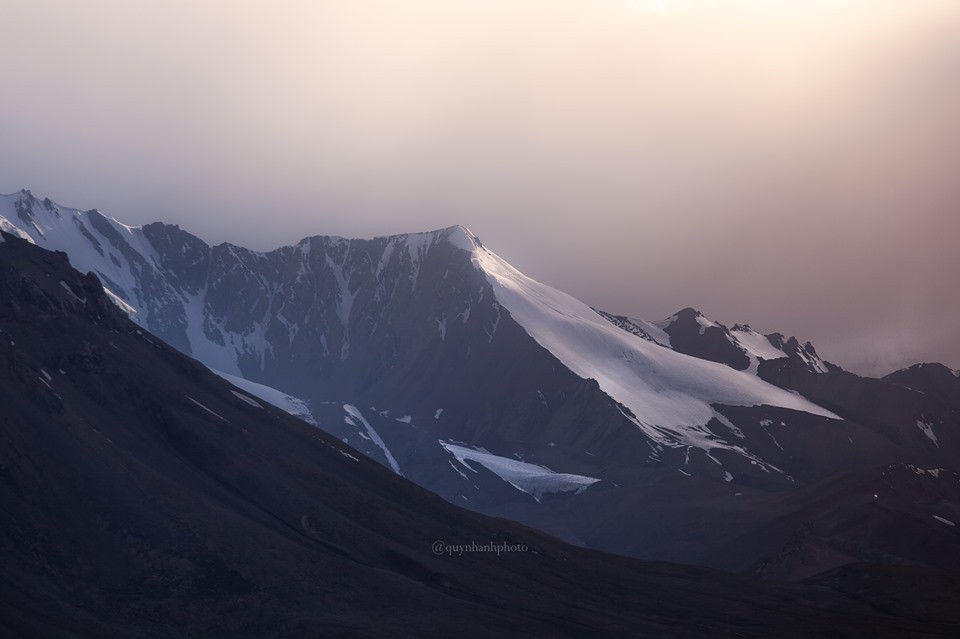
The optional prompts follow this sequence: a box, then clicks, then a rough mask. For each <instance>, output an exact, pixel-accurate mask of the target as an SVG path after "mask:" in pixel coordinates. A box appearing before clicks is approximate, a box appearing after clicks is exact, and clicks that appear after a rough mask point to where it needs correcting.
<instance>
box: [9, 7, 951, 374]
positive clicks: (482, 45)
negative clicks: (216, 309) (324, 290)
mask: <svg viewBox="0 0 960 639" xmlns="http://www.w3.org/2000/svg"><path fill="white" fill-rule="evenodd" d="M0 25H2V26H0V28H2V34H0V79H2V82H3V85H4V92H3V98H2V100H0V192H12V191H15V190H17V189H19V188H21V187H27V188H31V189H33V190H34V192H35V193H36V194H38V195H46V196H50V197H52V198H53V199H55V200H57V201H59V202H60V203H62V204H65V205H70V206H78V207H83V208H87V207H97V208H100V209H101V210H102V211H104V212H105V213H107V214H109V215H112V216H114V217H117V218H118V219H121V220H123V221H125V222H128V223H142V222H148V221H153V220H164V221H169V222H175V223H179V224H180V225H181V226H183V227H184V228H186V229H187V230H190V231H192V232H194V233H196V234H198V235H200V236H201V237H203V238H204V239H206V240H207V241H209V242H211V243H217V242H220V241H224V240H229V241H232V242H235V243H238V244H243V245H246V246H250V247H251V248H256V249H268V248H274V247H276V246H279V245H281V244H286V243H292V242H294V241H296V240H297V239H299V238H300V237H302V236H305V235H313V234H336V235H345V236H358V237H369V236H373V235H384V234H390V233H396V232H406V231H415V230H427V229H432V228H438V227H443V226H449V225H451V224H456V223H460V224H464V225H466V226H469V227H470V228H471V229H472V230H473V231H474V232H475V233H477V234H478V235H479V236H480V237H481V239H483V241H484V243H485V244H486V245H487V246H489V247H490V248H492V249H493V250H495V251H497V252H498V253H500V254H501V255H502V256H504V257H505V258H507V259H508V260H509V261H511V262H512V263H513V264H514V265H516V266H517V267H518V268H520V269H521V270H523V271H525V272H526V273H528V274H529V275H531V276H533V277H535V278H537V279H539V280H541V281H544V282H546V283H549V284H551V285H553V286H556V287H558V288H561V289H564V290H566V291H567V292H569V293H572V294H573V295H575V296H577V297H579V298H581V299H582V300H584V301H586V302H587V303H589V304H592V305H594V306H599V307H602V308H604V309H606V310H609V311H612V312H616V313H621V314H630V315H634V316H640V317H644V318H648V319H659V318H662V317H666V316H668V315H670V314H671V313H673V312H674V311H676V310H678V309H680V308H682V307H684V306H694V307H697V308H699V309H701V310H702V311H704V312H705V313H706V314H707V315H709V316H711V317H713V318H714V319H717V320H719V321H722V322H725V323H728V324H732V323H735V322H749V323H750V324H751V325H753V326H754V327H755V328H757V329H758V330H761V331H764V332H769V331H774V330H777V331H781V332H784V333H789V334H797V335H798V336H799V337H800V338H801V339H810V340H812V341H813V342H814V343H815V344H816V345H817V347H818V348H819V350H820V352H821V354H823V355H824V356H826V357H827V358H828V359H831V360H833V361H836V362H838V363H840V364H841V365H844V366H848V367H851V368H853V369H855V370H860V371H865V372H870V373H880V372H887V371H888V370H889V369H892V368H894V367H896V366H898V365H901V364H905V363H910V362H913V361H918V360H940V361H945V362H946V363H948V364H950V365H952V366H953V367H955V368H960V337H958V332H957V324H958V318H960V293H958V289H960V287H958V284H957V279H958V276H960V250H958V247H957V245H958V243H960V2H958V1H957V0H639V1H637V0H633V1H626V2H624V1H615V0H609V1H606V0H472V1H468V0H435V1H428V0H343V1H329V2H324V1H322V0H316V1H308V0H301V1H296V0H270V1H269V2H268V1H267V0H258V1H256V2H254V1H250V0H247V1H242V0H229V1H227V0H223V1H217V2H215V1H204V0H162V1H153V0H137V1H133V0H84V1H83V2H76V1H73V0H61V1H53V0H0Z"/></svg>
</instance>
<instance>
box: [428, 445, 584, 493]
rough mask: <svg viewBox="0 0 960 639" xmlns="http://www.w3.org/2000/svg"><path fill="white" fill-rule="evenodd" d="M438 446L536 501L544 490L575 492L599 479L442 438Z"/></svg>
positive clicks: (466, 465)
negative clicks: (479, 467) (560, 470)
mask: <svg viewBox="0 0 960 639" xmlns="http://www.w3.org/2000/svg"><path fill="white" fill-rule="evenodd" d="M440 445H441V446H443V447H444V448H445V449H447V451H448V452H450V453H451V454H452V455H453V456H454V457H456V458H457V461H458V462H460V463H461V464H463V465H464V466H465V467H466V468H468V469H470V470H473V468H471V466H470V465H469V464H468V463H467V462H471V461H473V462H476V463H478V464H480V465H481V466H483V467H484V468H486V469H487V470H489V471H491V472H492V473H494V474H495V475H497V476H498V477H500V479H502V480H503V481H505V482H507V483H508V484H510V485H511V486H513V487H514V488H516V489H517V490H521V491H523V492H525V493H528V494H530V495H532V496H533V498H534V499H536V500H537V501H539V500H540V498H541V497H542V496H543V494H544V493H559V492H577V493H579V492H582V491H584V490H586V489H587V487H588V486H590V485H592V484H595V483H596V482H598V481H600V480H599V479H597V478H595V477H586V476H584V475H570V474H568V473H557V472H554V471H552V470H550V469H549V468H547V467H546V466H538V465H537V464H529V463H527V462H522V461H518V460H516V459H509V458H507V457H500V456H499V455H494V454H493V453H490V452H488V451H486V450H484V449H482V448H481V449H476V448H468V447H466V446H460V445H458V444H453V443H450V442H444V441H441V442H440Z"/></svg>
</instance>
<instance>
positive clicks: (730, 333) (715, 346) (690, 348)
mask: <svg viewBox="0 0 960 639" xmlns="http://www.w3.org/2000/svg"><path fill="white" fill-rule="evenodd" d="M594 310H595V311H596V312H597V313H598V314H600V315H601V316H603V317H604V318H605V319H606V320H607V321H609V322H611V323H612V324H614V325H615V326H618V327H620V328H622V329H624V330H625V331H627V332H629V333H632V334H634V335H637V336H638V337H641V338H643V339H646V340H648V341H651V342H655V343H657V344H660V345H661V346H665V347H667V348H670V349H673V350H675V351H677V352H678V353H683V354H685V355H691V356H693V357H698V358H700V359H705V360H708V361H711V362H719V363H721V364H726V365H727V366H729V367H730V368H732V369H734V370H738V371H750V372H753V373H755V372H756V370H757V367H758V366H759V363H760V362H761V361H764V360H773V359H782V358H788V359H792V360H795V361H797V362H799V363H800V364H801V365H803V366H804V367H806V368H807V369H808V370H809V371H811V372H813V373H826V372H828V371H830V370H839V367H838V366H836V365H835V364H831V363H830V362H827V361H825V360H823V359H821V358H820V356H819V355H817V351H816V349H815V348H814V347H813V344H811V343H810V342H806V343H804V344H802V345H801V344H800V342H799V341H798V340H797V338H796V337H790V338H786V337H784V336H783V335H781V334H780V333H770V334H769V335H762V334H760V333H758V332H757V331H755V330H753V329H752V328H750V326H749V325H748V324H735V325H734V326H733V328H729V329H728V328H727V327H726V326H724V325H723V324H721V323H719V322H715V321H713V320H711V319H709V318H707V317H706V316H705V315H704V314H703V313H701V312H700V311H698V310H696V309H694V308H685V309H683V310H682V311H679V312H677V313H675V314H674V315H671V316H670V317H668V318H667V319H665V320H663V321H661V322H647V321H644V320H641V319H635V318H631V317H625V316H622V315H613V314H611V313H606V312H604V311H601V310H599V309H594Z"/></svg>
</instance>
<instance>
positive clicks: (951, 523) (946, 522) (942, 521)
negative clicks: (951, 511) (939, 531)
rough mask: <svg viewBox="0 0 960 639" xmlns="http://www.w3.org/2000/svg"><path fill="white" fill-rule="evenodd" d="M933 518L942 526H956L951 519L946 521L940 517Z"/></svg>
mask: <svg viewBox="0 0 960 639" xmlns="http://www.w3.org/2000/svg"><path fill="white" fill-rule="evenodd" d="M933 518H934V519H936V520H937V521H939V522H940V523H941V524H946V525H948V526H956V524H955V523H953V522H952V521H950V520H949V519H944V518H943V517H940V516H939V515H934V516H933Z"/></svg>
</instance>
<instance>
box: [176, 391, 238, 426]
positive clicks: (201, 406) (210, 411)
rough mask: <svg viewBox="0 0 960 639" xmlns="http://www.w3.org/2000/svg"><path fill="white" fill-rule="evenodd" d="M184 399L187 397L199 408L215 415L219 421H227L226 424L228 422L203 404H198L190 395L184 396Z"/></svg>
mask: <svg viewBox="0 0 960 639" xmlns="http://www.w3.org/2000/svg"><path fill="white" fill-rule="evenodd" d="M184 397H186V398H187V399H189V400H190V401H191V402H193V403H194V404H196V405H197V406H199V407H200V408H202V409H203V410H205V411H207V412H208V413H210V414H211V415H213V416H214V417H216V418H217V419H220V420H223V421H225V422H226V421H227V420H226V419H224V418H223V417H221V416H220V415H218V414H217V413H215V412H214V411H212V410H210V409H209V408H207V407H206V406H204V405H203V404H201V403H200V402H198V401H197V400H195V399H194V398H192V397H190V396H189V395H184ZM227 423H228V424H229V423H230V422H227Z"/></svg>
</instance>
